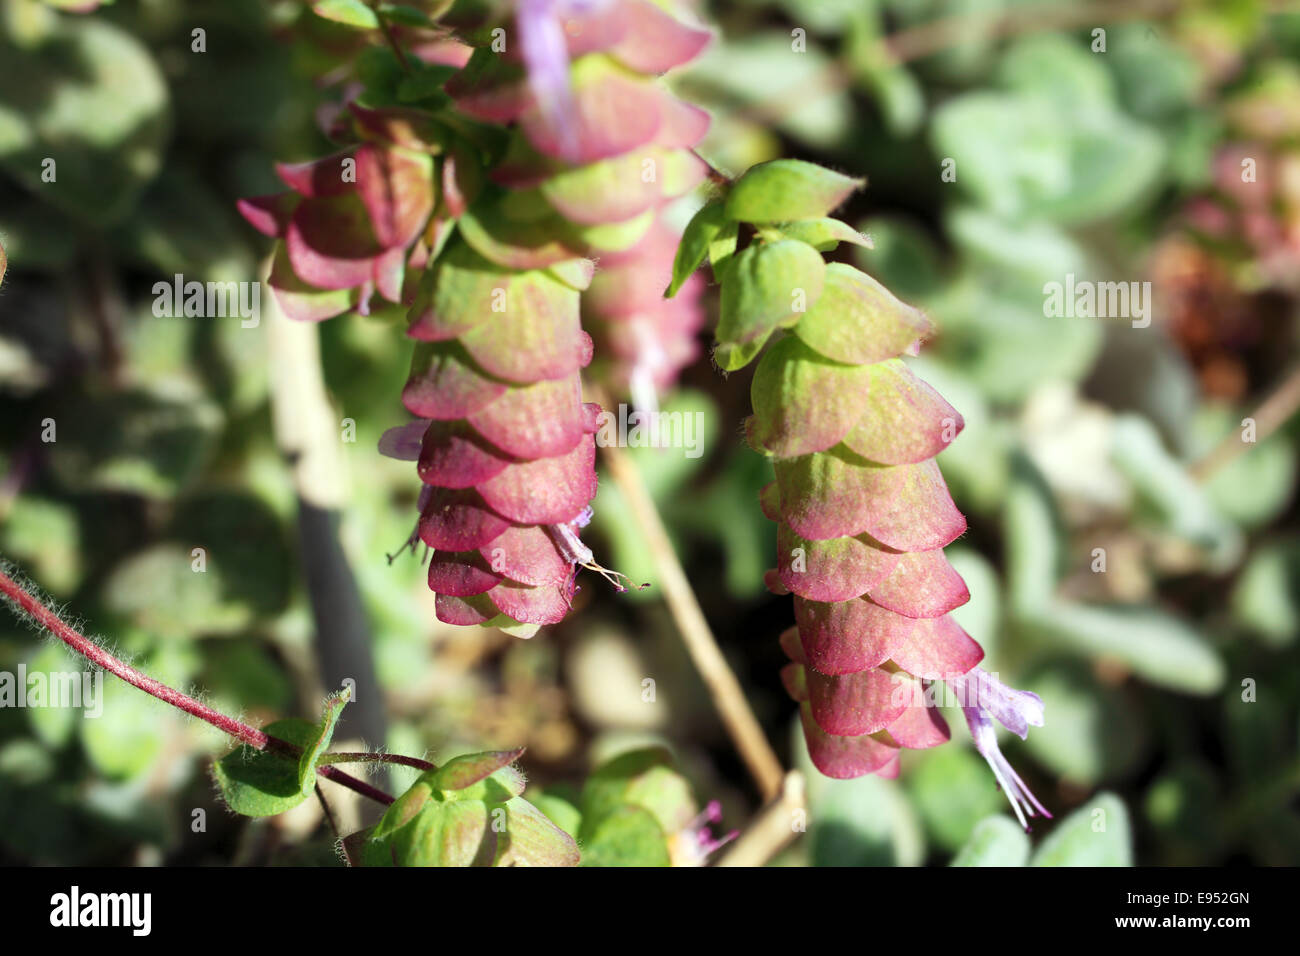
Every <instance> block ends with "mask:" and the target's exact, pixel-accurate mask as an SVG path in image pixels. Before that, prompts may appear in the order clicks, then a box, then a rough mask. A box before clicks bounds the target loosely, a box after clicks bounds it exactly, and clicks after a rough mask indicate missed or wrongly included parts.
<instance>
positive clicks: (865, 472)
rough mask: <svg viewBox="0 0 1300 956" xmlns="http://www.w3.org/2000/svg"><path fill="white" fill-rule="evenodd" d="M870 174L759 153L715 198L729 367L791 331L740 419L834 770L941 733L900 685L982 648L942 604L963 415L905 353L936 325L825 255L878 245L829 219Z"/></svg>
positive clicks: (618, 837)
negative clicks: (726, 245)
mask: <svg viewBox="0 0 1300 956" xmlns="http://www.w3.org/2000/svg"><path fill="white" fill-rule="evenodd" d="M860 185H861V182H860V181H859V180H855V179H850V178H849V177H846V176H842V175H840V174H839V173H834V172H831V171H829V170H825V169H821V168H819V167H817V166H814V165H812V164H810V163H804V162H799V161H795V160H778V161H776V162H771V163H764V164H762V165H760V166H755V167H754V168H752V169H751V170H750V171H749V172H747V173H746V174H745V175H744V176H742V177H741V178H740V180H739V181H738V182H737V183H736V184H735V186H734V187H733V188H732V189H731V192H730V193H729V194H728V196H727V198H726V200H725V205H724V206H723V213H724V214H725V216H727V217H728V218H730V219H732V220H737V221H739V223H738V224H739V226H740V228H739V230H738V235H740V236H748V237H749V243H748V244H747V245H745V246H744V248H742V249H740V251H738V252H736V253H735V255H734V256H732V257H731V258H730V261H726V262H724V264H723V265H722V266H721V267H715V274H716V275H717V276H718V279H719V281H720V282H721V284H722V292H721V303H722V314H721V319H720V321H719V323H718V329H717V340H718V345H717V349H716V350H715V352H714V357H715V359H716V360H717V362H718V365H719V366H720V367H722V368H723V369H726V370H733V369H737V368H740V367H742V366H743V365H745V364H746V363H748V362H749V361H751V360H752V359H753V358H754V357H755V356H756V355H757V354H758V353H759V352H760V351H762V349H763V346H764V343H766V342H767V341H768V340H769V339H770V338H771V337H772V336H773V335H774V334H780V331H781V330H786V334H784V335H783V337H781V338H779V339H778V340H777V341H776V342H775V343H774V344H773V345H772V346H771V347H770V348H769V349H768V351H767V353H766V355H764V356H763V359H762V361H761V362H760V363H759V365H758V368H757V370H756V371H755V373H754V378H753V382H752V385H751V390H750V395H751V400H752V403H753V409H754V415H753V417H752V418H751V419H750V420H749V422H748V423H747V425H746V433H747V435H748V438H749V441H750V444H751V445H753V446H754V448H755V449H757V450H759V451H761V452H763V453H764V454H766V455H769V456H770V457H771V458H772V461H773V465H774V470H775V472H776V481H775V482H773V483H772V485H770V486H769V487H768V488H767V489H765V491H764V493H763V495H762V506H763V511H764V513H765V514H766V515H767V516H768V517H769V518H771V519H772V520H774V521H776V522H777V523H778V525H779V530H778V534H777V542H778V547H779V549H780V550H779V553H778V555H777V568H776V570H775V571H774V572H771V573H770V574H769V578H768V580H769V585H770V586H771V587H772V588H773V589H775V590H777V591H778V592H785V591H790V592H793V593H794V594H795V619H796V621H797V622H798V624H797V626H796V627H795V628H792V629H791V630H790V631H788V632H787V633H786V634H785V635H783V637H782V645H783V647H784V648H785V650H786V653H787V655H788V656H789V657H790V660H791V663H790V665H789V666H788V667H787V668H786V670H785V672H784V673H783V675H782V676H783V678H784V680H785V683H786V688H787V690H788V691H789V693H790V695H791V696H792V697H793V698H794V699H795V700H796V701H798V702H799V703H800V704H801V705H802V717H803V724H804V733H805V737H806V739H807V742H808V749H809V752H810V754H811V756H812V759H813V763H814V764H815V765H816V766H817V767H818V768H819V769H820V770H821V771H822V772H823V773H826V774H827V775H829V776H833V777H856V776H861V775H862V774H866V773H882V774H885V775H891V774H893V773H895V772H896V771H897V768H898V752H899V750H900V748H903V747H910V748H925V747H932V746H935V745H937V744H940V743H943V742H944V741H945V740H947V739H948V730H947V727H946V725H944V724H943V722H942V720H941V719H940V718H939V717H938V715H937V714H936V713H935V712H934V711H933V709H932V708H928V707H926V706H925V703H924V701H923V700H921V699H909V698H908V697H907V696H904V697H903V698H902V699H901V700H900V697H899V694H898V692H897V691H898V688H899V686H904V687H905V686H908V685H909V683H910V684H912V685H916V680H915V678H926V679H933V678H937V677H945V678H946V677H958V676H960V675H962V674H965V673H966V672H967V671H969V670H970V669H971V668H973V667H974V666H975V665H976V664H977V663H978V662H979V660H980V658H981V657H982V656H983V651H982V650H981V649H980V648H979V645H978V644H976V643H975V642H974V641H973V640H972V639H971V638H970V637H969V636H968V635H967V634H966V633H965V631H963V630H962V629H961V627H960V626H959V625H958V624H957V623H956V622H955V621H953V620H952V619H951V618H950V617H949V616H948V615H949V612H950V611H952V610H953V609H954V608H956V607H957V606H959V605H961V604H963V603H965V602H966V601H967V600H968V599H969V597H970V595H969V592H968V591H967V589H966V586H965V584H964V583H963V582H962V580H961V576H960V575H959V574H958V573H957V572H956V571H954V570H953V568H952V567H951V565H949V564H948V562H947V560H946V559H945V558H944V557H943V551H942V549H943V548H944V547H945V546H946V545H947V544H949V543H950V542H952V541H953V540H954V539H955V538H957V537H958V536H959V535H960V534H961V533H962V532H963V531H965V529H966V521H965V518H963V517H962V515H961V513H960V512H959V511H958V510H957V508H956V506H955V505H954V504H953V502H952V498H951V496H950V495H949V494H948V489H947V486H946V485H945V484H944V480H943V476H942V475H941V474H940V472H939V468H938V466H937V465H936V464H935V461H934V457H935V456H936V455H937V454H938V453H939V452H940V451H942V450H943V449H944V448H946V447H947V445H948V443H949V442H951V441H952V440H953V439H954V438H955V437H956V436H957V434H958V432H960V431H961V428H962V425H963V422H962V418H961V416H960V415H959V414H958V413H957V411H956V410H955V409H953V407H952V406H951V405H949V404H948V403H947V402H946V401H944V400H943V398H942V397H941V396H940V395H939V394H938V393H937V392H936V391H935V390H934V389H933V388H931V387H930V386H929V385H927V384H925V383H924V382H922V381H921V380H920V379H918V378H917V377H916V376H915V375H913V374H912V372H911V371H910V370H909V369H908V367H907V366H906V364H904V362H903V361H902V360H901V358H900V356H902V355H905V354H915V353H916V352H917V351H918V349H919V348H920V345H921V342H922V341H923V340H925V339H926V338H928V337H929V336H930V335H931V334H932V332H933V326H932V324H931V323H930V321H929V320H928V319H927V318H926V317H925V316H924V315H923V314H922V313H921V312H919V311H918V310H916V309H914V308H912V307H911V306H908V305H906V304H904V303H902V302H900V301H899V300H898V299H897V298H895V297H894V296H893V295H892V294H890V292H889V291H888V290H887V289H885V288H884V286H882V285H881V284H880V283H879V282H877V281H876V280H875V279H873V278H871V277H870V276H868V275H867V274H865V273H864V272H861V271H859V270H858V269H855V268H853V267H852V266H848V265H845V264H842V263H830V264H829V265H828V264H825V263H824V262H823V260H822V257H821V254H820V253H821V251H824V250H829V249H832V248H834V247H835V245H837V244H838V243H839V242H841V241H849V242H855V243H857V244H859V245H864V246H867V247H868V248H869V247H870V244H869V243H868V242H867V241H866V240H865V239H864V238H863V237H862V236H861V235H860V234H859V233H858V232H857V231H856V230H854V229H852V228H851V227H849V226H848V225H847V224H845V223H842V222H839V221H837V220H835V219H830V218H827V213H828V212H830V210H832V209H834V208H835V207H836V206H838V205H839V204H840V203H841V202H842V201H843V200H844V199H845V198H846V197H847V196H848V195H849V193H851V192H852V191H853V190H854V189H856V188H858V187H859V186H860ZM716 208H717V207H716V205H715V206H713V207H705V210H704V211H702V212H701V213H700V214H699V215H697V217H696V221H695V222H694V223H692V229H688V240H689V241H690V243H691V245H692V249H691V251H690V253H689V255H684V256H683V259H682V265H683V266H690V267H694V265H695V264H697V263H698V261H699V248H700V247H701V246H702V245H703V244H704V242H705V241H706V240H707V239H708V238H709V237H710V236H711V235H713V234H716V233H718V232H720V230H719V229H718V228H717V227H716V225H715V221H716V219H717V213H716ZM918 686H919V685H918ZM635 838H636V822H635V818H634V817H633V816H632V815H629V816H628V817H627V819H626V820H625V821H622V822H621V823H620V824H619V827H618V828H617V829H616V830H615V831H613V832H612V833H611V835H610V837H609V840H610V845H611V846H612V847H615V848H617V847H618V846H622V845H626V844H629V843H631V842H632V841H633V840H634V839H635ZM611 852H612V851H611Z"/></svg>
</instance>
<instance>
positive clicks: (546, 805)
mask: <svg viewBox="0 0 1300 956" xmlns="http://www.w3.org/2000/svg"><path fill="white" fill-rule="evenodd" d="M530 802H531V803H532V805H533V806H535V807H536V808H537V809H538V810H540V811H542V813H544V814H546V819H548V820H550V821H551V822H552V823H554V824H555V825H556V826H557V827H559V828H560V829H561V830H563V831H564V832H565V833H567V834H568V835H569V836H571V837H574V838H576V837H577V835H578V831H579V830H580V829H581V828H582V812H581V811H580V810H578V808H577V807H575V806H574V805H573V804H571V803H570V802H569V801H568V800H565V799H564V798H563V797H557V796H555V795H554V794H550V793H543V794H537V795H534V796H532V797H531V799H530Z"/></svg>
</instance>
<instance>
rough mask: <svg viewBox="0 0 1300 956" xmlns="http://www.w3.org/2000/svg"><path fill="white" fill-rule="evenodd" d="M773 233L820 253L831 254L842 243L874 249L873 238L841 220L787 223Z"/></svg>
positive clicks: (807, 220) (773, 229) (806, 220)
mask: <svg viewBox="0 0 1300 956" xmlns="http://www.w3.org/2000/svg"><path fill="white" fill-rule="evenodd" d="M772 231H773V232H775V233H777V234H779V235H780V236H781V237H782V238H785V239H798V240H799V241H800V242H806V243H808V245H810V246H812V247H813V248H814V249H816V250H817V251H818V252H829V251H830V250H832V249H834V248H835V247H836V246H838V245H839V244H840V243H841V242H851V243H853V244H854V245H855V246H862V247H863V248H864V249H870V248H872V243H871V237H870V236H865V235H863V234H862V233H860V232H858V231H857V230H856V229H854V228H853V227H852V226H850V225H849V224H848V223H847V222H843V221H841V220H839V219H804V220H801V221H799V222H785V223H781V224H780V225H778V226H774V227H772Z"/></svg>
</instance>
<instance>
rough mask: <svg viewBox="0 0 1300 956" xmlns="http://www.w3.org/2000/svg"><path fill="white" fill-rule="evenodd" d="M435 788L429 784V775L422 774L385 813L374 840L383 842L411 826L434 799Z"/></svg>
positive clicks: (376, 825)
mask: <svg viewBox="0 0 1300 956" xmlns="http://www.w3.org/2000/svg"><path fill="white" fill-rule="evenodd" d="M433 796H434V791H433V787H432V786H431V785H430V783H429V774H428V773H424V774H421V775H420V776H419V777H418V778H417V779H416V781H415V783H413V784H411V786H410V787H408V788H407V789H406V792H405V793H403V794H402V795H401V796H399V797H398V798H397V799H396V800H394V801H393V802H392V803H391V804H390V805H389V807H388V809H387V810H385V811H384V815H383V816H382V817H380V818H379V822H378V823H376V824H375V827H374V832H373V833H372V834H371V837H372V839H375V840H382V839H385V838H387V837H390V836H392V835H393V834H394V833H396V832H397V831H398V830H400V829H402V828H403V827H405V826H407V825H408V824H410V822H411V821H412V820H414V819H415V818H416V817H418V816H419V815H420V813H421V811H423V810H424V808H425V806H426V805H427V804H428V803H429V801H430V800H432V799H433Z"/></svg>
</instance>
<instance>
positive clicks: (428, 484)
mask: <svg viewBox="0 0 1300 956" xmlns="http://www.w3.org/2000/svg"><path fill="white" fill-rule="evenodd" d="M338 6H339V5H334V7H338ZM343 6H346V5H343ZM332 12H334V13H337V12H338V10H337V9H335V10H333V11H332ZM508 12H509V11H508V10H507V9H505V8H503V9H502V10H500V11H495V12H493V11H489V13H488V14H482V13H480V14H478V15H476V16H473V17H471V18H468V19H464V20H460V19H457V16H456V11H455V10H454V9H453V11H452V12H451V13H450V14H448V16H447V18H446V19H445V20H444V23H443V25H444V26H445V27H450V28H454V29H456V31H457V35H458V36H460V37H464V38H466V39H467V40H469V41H470V42H471V43H481V44H482V45H480V46H478V48H477V49H472V48H471V46H469V45H465V46H460V47H459V53H457V52H455V46H456V44H455V43H454V42H449V41H447V40H446V39H445V37H444V39H443V40H442V42H440V43H439V44H437V45H436V46H434V47H432V49H435V50H436V51H437V56H438V60H439V62H433V63H426V62H423V61H421V60H419V59H418V58H415V59H412V58H408V57H406V56H404V55H401V54H400V53H397V52H391V53H390V51H388V50H386V49H383V48H374V49H371V50H369V51H367V52H366V53H365V54H363V56H362V57H361V58H360V61H359V63H358V67H357V79H358V80H359V82H360V84H361V92H360V93H359V95H357V96H356V97H355V98H353V99H350V100H349V101H348V102H347V103H346V108H347V111H348V115H347V118H346V120H345V121H343V122H336V123H335V129H334V132H335V133H336V135H338V136H341V137H344V138H345V139H347V140H349V141H350V142H349V143H348V145H346V146H345V148H344V149H342V150H341V151H339V152H337V153H335V154H333V155H331V156H328V157H326V158H324V159H319V160H315V161H311V162H306V163H299V164H292V165H281V166H279V167H278V172H279V173H280V176H281V178H282V179H283V180H284V182H285V183H286V185H287V186H288V187H289V190H288V191H287V192H285V193H281V194H277V195H274V196H263V197H256V198H252V199H248V200H245V201H243V202H242V203H241V210H242V212H243V213H244V215H245V217H246V218H247V219H248V220H249V222H251V223H252V224H253V225H254V226H256V227H257V228H259V229H260V230H262V231H263V232H265V233H266V234H268V235H271V236H275V237H277V238H278V239H280V240H282V241H281V242H280V243H279V245H278V246H277V251H276V254H275V258H274V264H273V266H272V268H271V273H270V279H269V281H270V285H271V287H272V289H273V290H274V292H275V294H276V297H277V299H278V301H279V302H280V304H281V306H282V308H283V310H284V311H285V313H286V314H287V315H289V316H290V317H292V318H298V319H307V320H321V319H325V318H329V317H331V316H334V315H338V314H340V313H343V312H346V311H350V310H354V309H355V310H358V311H362V312H365V311H368V310H370V309H371V308H372V304H373V303H374V302H376V301H379V302H382V301H384V300H386V301H387V302H388V303H392V304H394V305H397V306H400V307H402V308H403V309H405V310H406V311H407V320H408V331H407V334H408V335H409V336H410V337H411V338H412V339H414V340H416V342H417V343H418V345H417V346H416V348H415V352H414V357H413V361H412V367H411V374H410V378H409V380H408V382H407V384H406V387H405V389H404V391H403V396H402V398H403V402H404V404H405V405H406V408H407V410H408V411H410V412H411V413H412V414H413V415H415V416H416V418H417V420H416V421H414V422H412V423H410V424H407V425H404V426H399V427H398V428H395V429H392V430H390V431H389V432H388V433H387V434H386V435H385V436H384V439H383V442H382V443H381V450H382V451H383V452H384V453H385V454H388V455H391V456H394V457H398V458H404V459H409V460H413V461H416V462H417V468H418V472H419V476H420V479H421V480H422V482H423V489H422V492H421V494H420V497H419V508H420V519H419V523H418V526H417V528H416V531H415V532H414V533H413V535H412V537H411V540H410V541H409V542H408V544H409V545H410V546H411V547H412V548H415V547H416V546H417V545H418V543H421V542H422V543H423V544H424V545H426V546H427V548H428V549H431V551H432V555H431V557H430V559H429V579H428V580H429V587H430V588H431V589H432V590H433V591H434V592H435V593H436V594H437V599H436V613H437V616H438V618H439V619H440V620H442V621H444V622H446V623H450V624H458V625H491V626H498V627H502V628H503V629H506V630H508V631H510V632H512V633H516V634H520V635H521V636H529V635H531V634H532V633H533V632H535V630H536V629H537V627H538V626H539V625H543V624H554V623H557V622H559V621H560V620H562V619H563V618H564V616H565V615H566V613H567V612H568V610H569V607H570V605H571V602H572V599H573V597H574V594H575V592H576V590H577V584H576V580H575V578H576V570H577V568H578V567H586V568H590V569H592V570H595V571H597V572H599V573H601V574H602V575H604V576H605V577H606V578H608V579H609V580H610V581H612V582H613V583H614V584H615V585H616V586H617V587H619V588H620V589H621V588H622V587H623V585H622V584H620V583H619V577H620V576H618V575H617V574H615V573H613V572H609V571H606V569H604V568H601V567H600V566H599V565H598V564H596V562H595V560H594V557H593V555H592V552H591V551H590V550H589V549H588V548H587V547H586V546H585V545H584V544H583V543H582V541H581V539H580V537H579V535H580V531H581V529H582V528H583V527H584V526H585V525H586V524H587V522H588V521H589V520H590V517H591V510H590V502H591V500H592V498H593V497H594V495H595V493H596V472H595V440H594V434H595V432H596V431H597V429H598V416H599V413H600V408H599V406H597V405H595V404H591V403H584V402H583V400H582V385H581V380H580V373H581V370H582V369H583V368H584V367H585V366H587V365H588V363H589V362H591V360H592V356H593V345H592V340H591V338H590V336H589V335H588V334H587V333H586V332H584V331H583V329H582V325H581V309H580V305H579V300H580V294H581V293H582V292H583V291H584V290H590V295H589V298H588V303H589V305H588V312H589V315H593V316H598V317H600V318H601V319H602V320H603V322H602V323H601V324H602V325H603V326H604V329H603V331H604V332H605V333H606V334H605V335H604V336H603V338H604V339H605V340H606V341H608V342H609V343H610V344H611V348H610V358H611V363H612V364H613V366H614V367H615V371H614V372H613V373H612V375H613V377H614V379H615V380H616V381H618V382H619V383H620V384H622V383H624V382H626V383H627V384H628V385H629V386H633V385H635V386H636V387H638V388H639V389H640V390H641V391H642V392H644V393H646V394H652V391H651V390H652V388H653V386H655V385H661V384H664V383H666V382H667V381H669V380H670V379H671V378H672V377H673V375H675V373H676V370H677V368H678V367H680V365H681V364H682V363H683V362H684V361H686V360H687V359H688V358H689V357H690V349H691V346H690V337H691V333H692V332H693V331H694V328H695V326H696V325H697V324H698V320H699V313H698V310H697V309H695V308H694V306H693V303H691V302H682V303H679V304H671V303H669V304H665V303H664V302H663V299H662V296H660V295H659V293H658V291H656V292H655V293H654V295H653V296H652V295H651V290H653V289H654V288H655V287H656V286H659V283H660V282H661V281H662V279H663V278H664V276H665V275H666V272H667V256H668V255H669V254H670V252H671V249H672V247H673V242H672V239H671V234H670V233H667V232H666V227H665V225H664V224H663V222H662V221H661V218H660V210H661V208H662V206H663V205H664V204H665V203H666V202H668V201H670V200H672V199H674V198H676V197H679V196H681V195H683V194H684V193H686V192H688V191H690V190H691V189H692V188H694V187H695V186H696V185H698V184H699V183H700V182H701V181H702V180H703V178H704V176H705V175H706V172H707V167H706V166H705V164H704V163H703V162H702V161H701V160H700V159H698V157H696V156H695V155H694V153H693V152H692V150H691V147H692V146H694V145H695V143H697V142H698V141H699V139H700V138H701V137H702V136H703V135H704V133H705V131H706V129H707V126H708V118H707V116H706V115H705V114H704V113H703V112H702V111H700V110H698V109H696V108H694V107H691V106H689V105H687V104H685V103H682V102H680V101H678V100H676V99H674V98H673V97H672V96H670V95H669V94H668V93H667V92H666V91H665V90H664V89H663V88H662V86H661V85H660V84H659V83H658V82H657V80H656V76H657V74H659V73H662V72H663V71H665V70H667V69H669V68H671V67H673V66H676V65H678V64H680V63H683V62H685V61H687V60H689V59H690V58H692V57H693V56H695V55H696V54H697V53H698V52H699V51H700V50H701V49H702V48H703V46H704V45H705V44H706V43H707V42H708V40H709V34H708V33H707V32H705V31H702V30H696V29H693V28H690V27H687V26H685V25H683V24H681V23H679V22H678V21H677V20H675V19H674V18H673V17H671V16H670V15H669V14H667V13H665V12H664V11H663V10H662V9H660V8H659V7H658V6H656V5H655V4H653V3H650V2H647V0H610V2H603V3H596V2H590V3H571V4H556V3H523V4H520V5H519V7H518V11H517V15H516V17H515V28H514V30H513V31H511V30H507V29H506V28H505V27H502V26H501V25H500V24H501V23H503V22H509V20H508V18H504V14H505V13H508ZM363 19H364V16H363ZM557 31H558V32H557ZM389 35H390V37H391V34H389ZM415 47H416V48H417V49H419V48H420V47H419V45H418V44H415ZM396 49H397V48H396V45H394V50H395V51H396ZM448 62H460V63H463V68H461V69H459V70H458V69H457V68H456V67H455V66H449V65H447V63H448ZM597 259H599V260H600V261H601V262H602V265H603V266H605V267H606V269H607V271H604V272H603V273H602V276H601V280H600V282H599V283H597V284H596V285H595V287H594V288H593V287H592V284H593V276H594V275H595V262H594V260H597ZM647 277H648V278H647ZM659 288H660V290H661V288H662V287H661V286H659ZM620 368H621V370H619V369H620Z"/></svg>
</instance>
